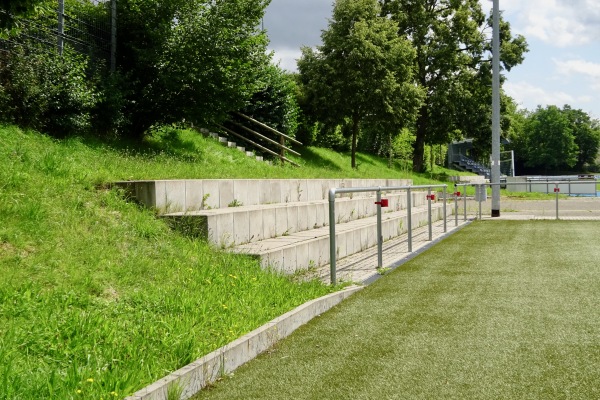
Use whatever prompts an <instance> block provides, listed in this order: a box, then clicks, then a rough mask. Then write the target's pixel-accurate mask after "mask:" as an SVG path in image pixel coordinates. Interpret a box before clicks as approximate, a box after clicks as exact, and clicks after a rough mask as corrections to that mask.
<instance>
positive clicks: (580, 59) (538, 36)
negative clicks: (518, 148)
mask: <svg viewBox="0 0 600 400" xmlns="http://www.w3.org/2000/svg"><path fill="white" fill-rule="evenodd" d="M480 1H481V4H482V6H483V8H484V10H485V11H486V12H489V10H490V9H491V8H492V2H491V0H480ZM332 8H333V0H272V1H271V4H270V5H269V7H268V8H267V12H266V15H265V18H264V27H265V29H266V30H267V31H268V34H269V38H270V40H271V45H270V48H271V49H272V50H273V51H275V60H276V61H278V62H279V63H280V65H281V67H282V68H285V69H287V70H289V71H296V59H298V58H299V56H300V47H302V46H311V47H313V46H317V45H319V44H320V43H321V31H322V30H323V29H326V28H327V26H328V22H329V19H330V18H331V12H332ZM500 9H501V10H503V11H504V18H505V19H506V20H508V21H509V22H510V23H511V28H512V31H513V33H520V34H522V35H524V36H525V37H526V38H527V42H528V43H529V53H527V54H526V55H525V61H524V62H523V64H521V65H519V66H517V67H515V68H513V70H512V71H510V72H508V73H506V75H507V78H508V80H507V82H506V83H505V85H504V89H505V90H506V92H507V93H508V94H509V95H510V96H511V97H512V98H514V99H515V100H516V101H517V103H518V104H519V105H520V106H521V107H523V108H527V109H529V110H533V109H535V108H536V107H537V105H542V106H546V105H549V104H555V105H558V106H559V107H562V106H563V105H564V104H570V105H571V106H572V107H574V108H580V109H582V110H584V111H586V112H588V113H590V114H591V115H592V116H593V117H594V118H598V119H600V1H598V0H500Z"/></svg>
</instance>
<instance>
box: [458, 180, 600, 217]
mask: <svg viewBox="0 0 600 400" xmlns="http://www.w3.org/2000/svg"><path fill="white" fill-rule="evenodd" d="M598 182H599V181H598V180H597V179H589V180H580V181H574V180H561V181H550V180H536V181H527V182H525V183H524V182H517V183H511V182H506V183H496V184H493V183H478V184H469V183H465V184H455V185H454V187H455V192H454V193H453V194H452V199H453V200H454V207H455V223H456V224H458V216H459V214H460V212H459V210H458V208H459V205H460V203H462V207H463V210H462V214H463V219H464V220H465V221H466V220H467V214H468V211H469V210H468V206H467V203H468V201H475V203H476V207H475V208H476V214H475V217H476V218H477V219H480V220H481V219H482V218H483V204H484V203H486V201H487V189H488V188H491V187H493V186H500V187H501V188H506V190H507V191H509V192H511V188H517V189H523V187H524V186H526V187H528V190H519V191H513V192H512V193H518V192H527V193H531V192H536V191H535V190H534V191H532V190H531V186H530V185H535V184H538V185H539V184H541V185H543V186H544V187H545V188H546V190H539V191H537V192H538V193H542V194H547V195H554V196H553V200H554V205H553V209H552V210H551V211H552V212H553V214H554V217H555V219H557V220H558V219H560V216H561V204H562V211H563V213H565V212H566V211H567V209H566V204H570V203H565V202H566V201H569V200H568V199H571V200H570V202H571V203H573V196H581V195H582V194H587V195H588V196H589V197H594V198H597V197H598V189H597V188H598ZM577 185H579V186H582V185H586V186H587V187H588V188H593V189H594V190H593V193H592V192H591V191H589V190H588V192H589V193H588V192H585V193H583V192H582V190H580V189H574V187H576V186H577ZM461 188H462V189H461ZM468 188H474V195H471V196H469V195H467V189H468ZM561 195H562V197H561ZM561 199H562V200H563V203H561ZM536 201H538V202H540V200H516V201H514V202H512V203H511V205H513V206H514V205H515V204H519V203H520V204H531V203H532V202H536ZM504 202H505V201H503V202H501V207H502V203H504ZM540 204H543V205H544V206H545V207H544V209H543V210H541V209H540V210H536V209H535V206H533V209H528V212H529V214H531V215H535V213H536V212H542V213H543V215H544V217H547V215H546V214H545V212H546V211H550V210H549V207H548V200H541V203H540ZM540 204H538V207H539V206H540ZM588 208H590V209H587V210H575V211H578V213H576V214H577V215H579V217H580V218H583V217H586V216H590V215H591V216H594V217H595V216H598V217H600V202H598V201H594V202H590V203H589V205H588ZM470 210H471V211H472V210H473V208H472V207H471V208H470ZM501 211H502V210H501ZM568 211H570V212H572V213H573V210H568ZM519 212H524V211H523V210H508V211H502V214H511V213H513V214H515V213H519ZM595 214H598V215H595Z"/></svg>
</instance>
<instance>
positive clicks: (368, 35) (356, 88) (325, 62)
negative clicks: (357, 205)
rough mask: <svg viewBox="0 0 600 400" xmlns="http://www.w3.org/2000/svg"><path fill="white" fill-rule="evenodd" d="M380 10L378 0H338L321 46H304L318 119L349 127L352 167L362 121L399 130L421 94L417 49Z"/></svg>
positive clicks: (306, 81) (304, 74) (306, 80)
mask: <svg viewBox="0 0 600 400" xmlns="http://www.w3.org/2000/svg"><path fill="white" fill-rule="evenodd" d="M380 11H381V9H380V7H379V5H378V3H377V0H337V1H336V2H335V4H334V10H333V18H332V20H331V22H330V24H329V28H328V29H327V30H325V31H324V32H323V34H322V36H321V38H322V40H323V45H322V46H319V47H318V48H317V50H316V51H314V50H312V49H310V48H306V47H305V48H303V49H302V57H301V58H300V60H299V61H298V69H299V72H300V79H301V82H302V84H303V85H304V86H305V89H304V93H305V95H306V96H307V97H308V101H309V103H310V104H311V109H312V111H313V112H314V113H315V115H317V118H318V119H319V120H320V121H322V122H326V123H330V124H333V125H336V124H342V125H346V126H347V127H348V129H349V131H350V134H351V137H352V148H351V151H352V161H351V164H352V168H356V148H357V142H358V138H359V136H360V129H361V124H362V123H369V122H370V121H378V122H380V123H382V124H385V127H386V128H387V129H390V130H392V129H393V130H394V131H396V132H399V131H400V128H401V127H402V126H403V125H404V124H406V123H407V121H410V120H411V119H414V115H415V111H416V109H417V107H419V106H420V101H421V98H422V93H421V91H420V90H419V89H418V88H417V87H415V86H414V85H413V84H412V81H413V78H412V73H413V71H412V65H413V58H414V50H413V49H412V48H411V47H410V44H409V43H408V42H407V41H406V40H405V39H403V38H400V37H398V35H397V31H398V26H397V24H396V23H395V22H393V21H392V20H390V19H388V18H385V17H381V16H380V15H379V14H380Z"/></svg>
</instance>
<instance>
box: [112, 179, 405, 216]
mask: <svg viewBox="0 0 600 400" xmlns="http://www.w3.org/2000/svg"><path fill="white" fill-rule="evenodd" d="M411 184H412V181H411V180H408V179H194V180H148V181H124V182H116V185H117V186H119V187H121V188H123V189H124V190H125V191H126V193H127V195H128V196H130V197H132V198H134V199H136V200H137V201H138V202H139V203H141V204H143V205H145V206H146V207H148V208H152V209H154V210H156V211H157V212H158V213H159V214H165V213H174V212H186V211H196V210H206V209H215V208H228V207H229V205H230V204H232V203H234V204H240V205H244V206H249V205H258V204H274V203H292V202H303V201H316V200H327V199H328V194H329V189H330V188H351V187H354V188H356V187H378V186H406V185H411ZM367 196H372V193H355V194H353V195H345V196H344V197H350V198H353V197H367Z"/></svg>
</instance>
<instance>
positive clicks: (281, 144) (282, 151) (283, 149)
mask: <svg viewBox="0 0 600 400" xmlns="http://www.w3.org/2000/svg"><path fill="white" fill-rule="evenodd" d="M235 114H236V115H238V116H240V117H242V118H244V119H246V120H248V121H250V122H252V123H254V124H256V125H258V126H260V127H262V128H264V129H266V130H268V131H270V132H272V133H274V134H276V135H278V136H279V143H277V142H276V141H275V140H272V139H269V138H267V137H265V136H264V135H261V134H260V133H258V132H256V131H254V130H252V129H250V128H247V127H245V126H243V125H241V124H238V123H235V122H232V121H230V122H232V123H233V124H234V125H236V126H239V127H242V128H243V129H244V130H245V131H247V132H249V133H251V134H253V135H256V136H258V137H260V138H261V139H266V140H268V141H269V142H270V143H273V144H274V145H275V146H277V147H278V148H279V149H280V154H275V155H276V156H277V157H279V158H280V159H281V162H284V161H288V162H290V160H288V159H287V158H286V157H285V152H286V151H289V152H291V153H293V154H296V155H297V156H300V153H298V152H295V151H293V150H292V149H290V148H288V147H286V146H285V141H286V140H289V141H291V142H293V143H296V144H299V145H302V142H300V141H298V140H296V139H294V138H293V137H291V136H288V135H286V134H285V133H281V132H279V131H278V130H277V129H274V128H271V127H270V126H268V125H266V124H263V123H262V122H260V121H257V120H256V119H254V118H252V117H249V116H247V115H244V114H242V113H239V112H236V113H235ZM292 164H294V165H298V164H295V163H292Z"/></svg>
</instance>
